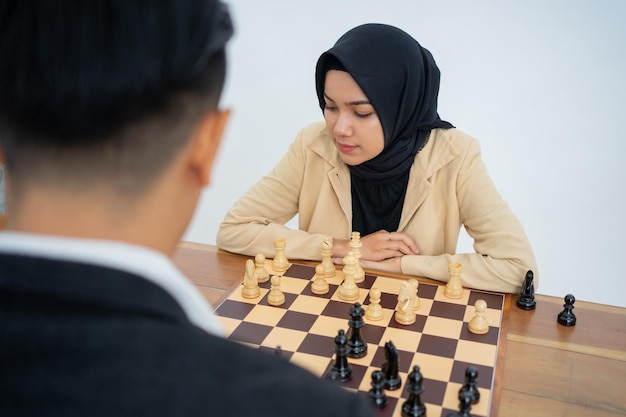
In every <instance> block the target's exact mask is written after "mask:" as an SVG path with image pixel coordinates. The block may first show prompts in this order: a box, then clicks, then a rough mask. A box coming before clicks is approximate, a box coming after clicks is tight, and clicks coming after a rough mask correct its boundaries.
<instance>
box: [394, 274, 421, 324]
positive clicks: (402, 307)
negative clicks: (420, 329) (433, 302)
mask: <svg viewBox="0 0 626 417" xmlns="http://www.w3.org/2000/svg"><path fill="white" fill-rule="evenodd" d="M414 300H415V287H413V285H412V284H411V283H410V282H408V281H402V284H400V292H399V294H398V304H397V305H396V312H395V314H394V319H395V320H396V322H398V323H400V324H404V325H407V326H409V325H411V324H413V323H415V321H416V320H417V315H416V314H415V312H414V311H413V302H414Z"/></svg>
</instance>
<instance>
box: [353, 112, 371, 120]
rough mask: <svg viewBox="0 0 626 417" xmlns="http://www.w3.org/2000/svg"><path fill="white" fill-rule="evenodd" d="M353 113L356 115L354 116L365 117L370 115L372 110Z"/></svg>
mask: <svg viewBox="0 0 626 417" xmlns="http://www.w3.org/2000/svg"><path fill="white" fill-rule="evenodd" d="M354 114H355V115H356V117H360V118H362V119H365V118H366V117H370V116H371V115H372V112H369V113H359V112H354Z"/></svg>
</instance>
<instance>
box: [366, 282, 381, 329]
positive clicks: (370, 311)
mask: <svg viewBox="0 0 626 417" xmlns="http://www.w3.org/2000/svg"><path fill="white" fill-rule="evenodd" d="M380 295H381V294H380V290H379V289H378V288H376V287H372V289H371V290H370V304H369V305H368V306H367V308H366V309H365V317H366V318H367V319H369V320H372V321H377V320H381V319H382V318H383V307H382V306H381V305H380Z"/></svg>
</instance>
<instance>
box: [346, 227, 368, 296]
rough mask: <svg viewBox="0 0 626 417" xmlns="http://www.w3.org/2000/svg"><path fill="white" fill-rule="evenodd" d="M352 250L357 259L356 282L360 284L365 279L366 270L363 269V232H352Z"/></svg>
mask: <svg viewBox="0 0 626 417" xmlns="http://www.w3.org/2000/svg"><path fill="white" fill-rule="evenodd" d="M349 246H350V250H351V251H352V255H353V256H354V258H355V259H356V262H355V264H354V282H356V283H357V284H360V283H361V282H363V281H365V271H363V267H362V266H361V246H363V244H362V243H361V233H359V232H352V239H350V243H349Z"/></svg>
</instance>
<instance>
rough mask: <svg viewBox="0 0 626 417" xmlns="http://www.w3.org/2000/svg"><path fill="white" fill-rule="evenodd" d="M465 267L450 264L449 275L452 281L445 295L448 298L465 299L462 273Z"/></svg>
mask: <svg viewBox="0 0 626 417" xmlns="http://www.w3.org/2000/svg"><path fill="white" fill-rule="evenodd" d="M462 271H463V266H462V265H461V264H460V263H450V264H448V274H449V275H450V279H449V280H448V283H447V284H446V288H445V290H444V292H443V294H444V295H445V296H446V297H448V298H461V297H463V287H462V286H461V272H462Z"/></svg>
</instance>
